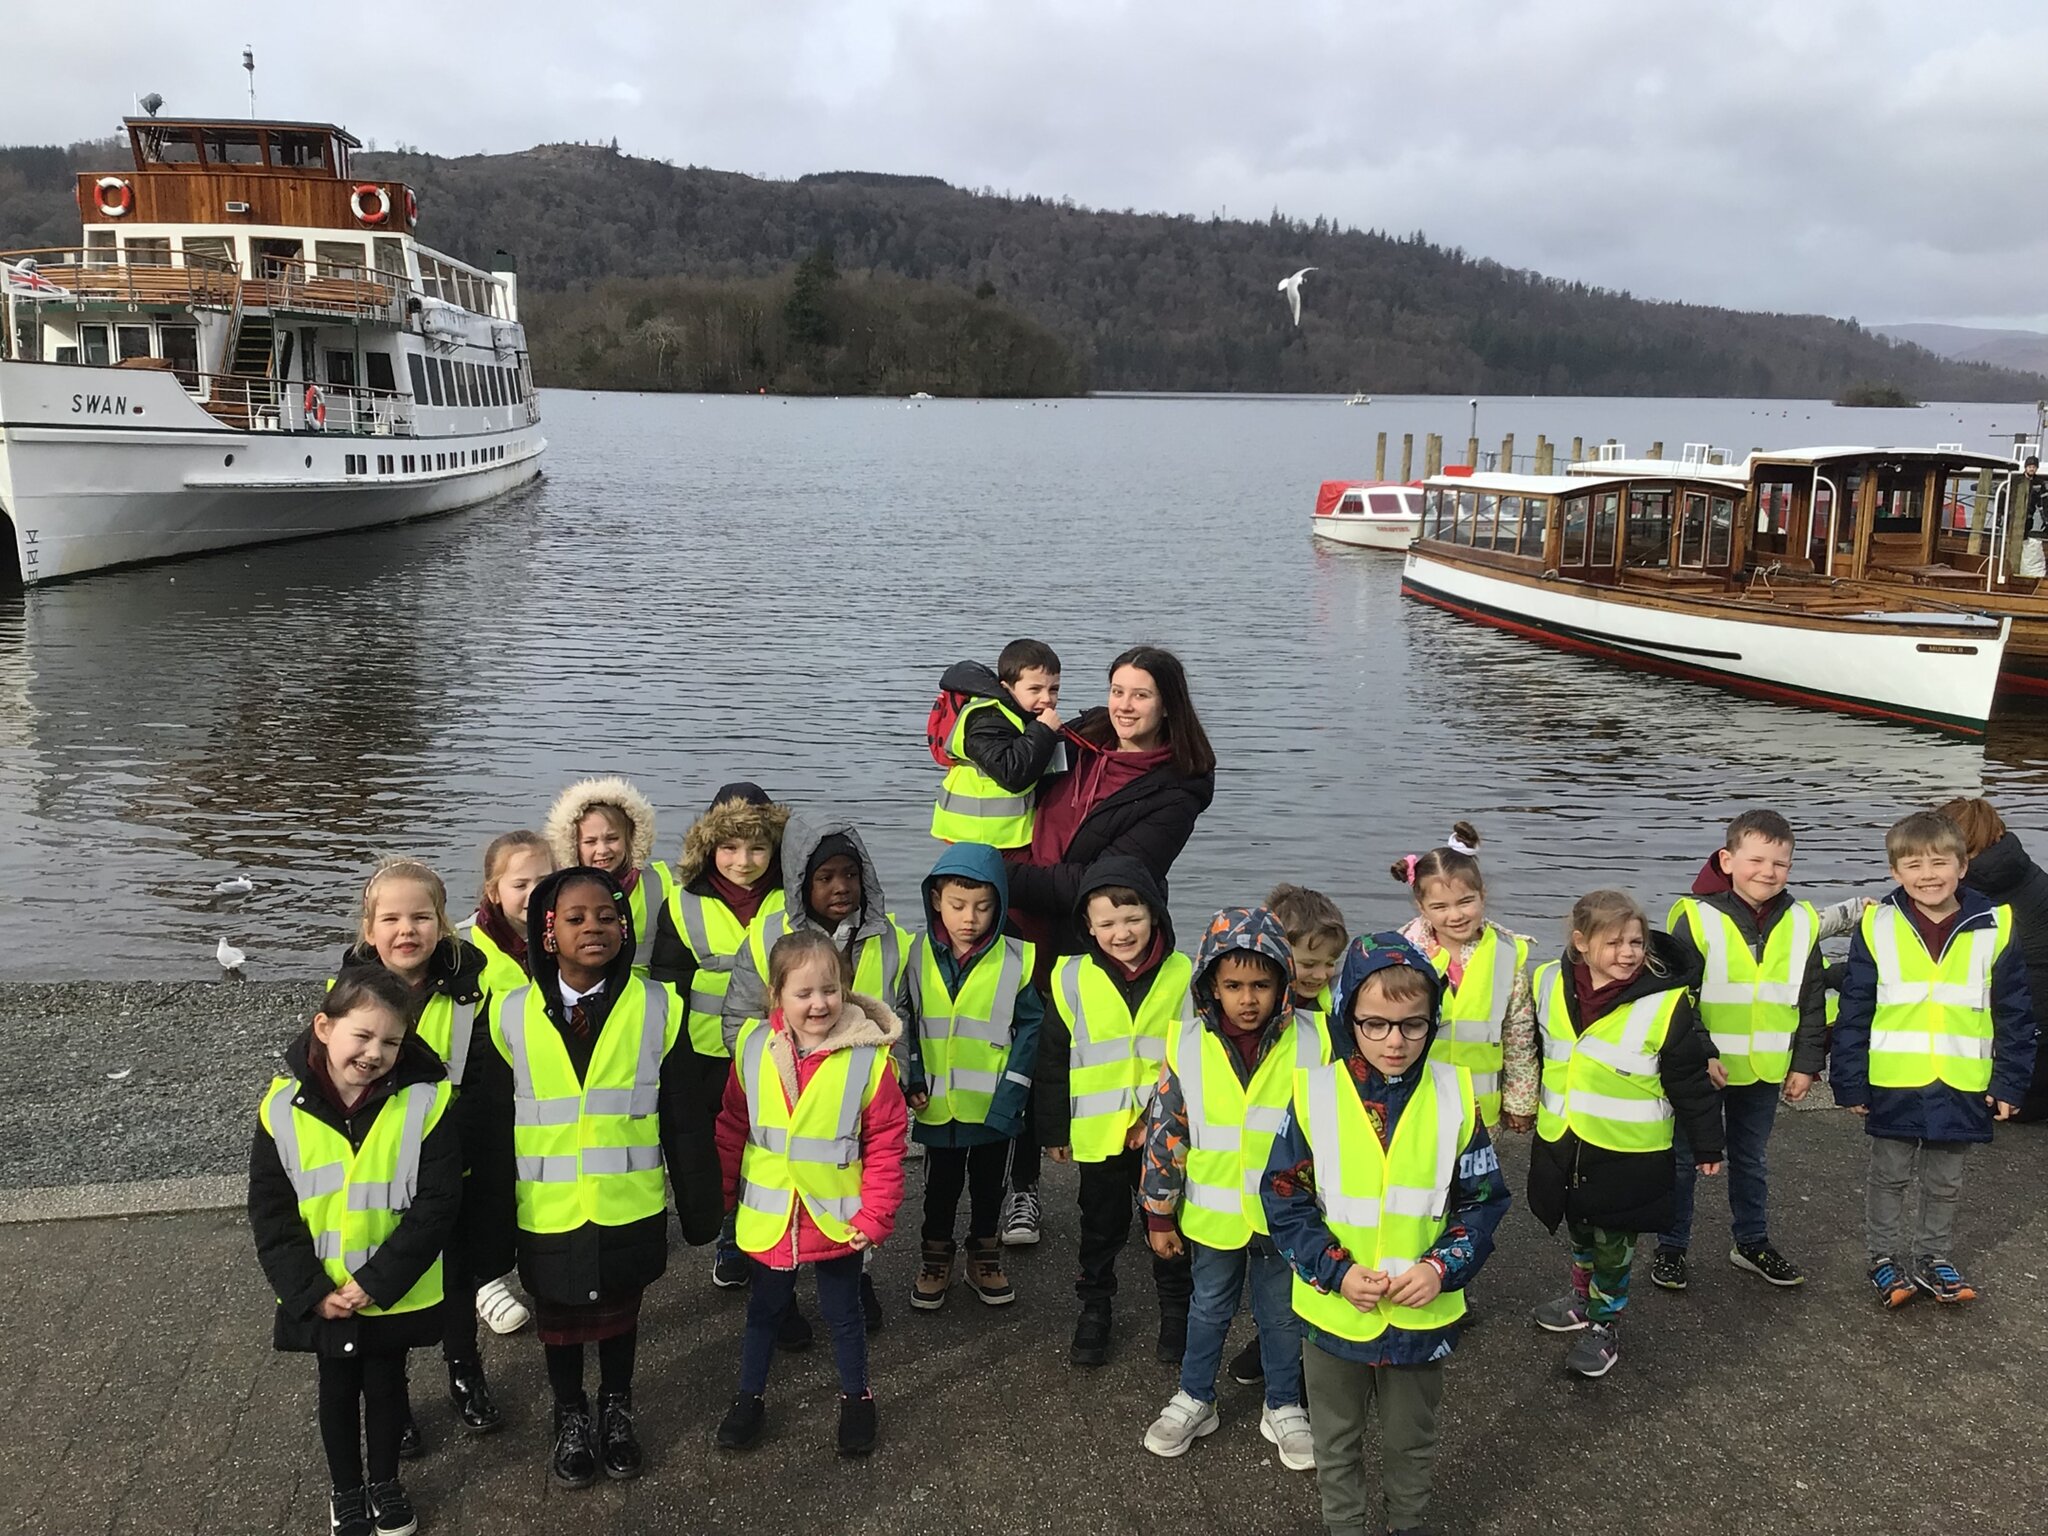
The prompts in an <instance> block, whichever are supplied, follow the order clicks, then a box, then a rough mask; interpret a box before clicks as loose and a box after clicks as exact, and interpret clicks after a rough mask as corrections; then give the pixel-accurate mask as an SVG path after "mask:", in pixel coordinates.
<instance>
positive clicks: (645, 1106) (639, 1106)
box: [583, 981, 668, 1119]
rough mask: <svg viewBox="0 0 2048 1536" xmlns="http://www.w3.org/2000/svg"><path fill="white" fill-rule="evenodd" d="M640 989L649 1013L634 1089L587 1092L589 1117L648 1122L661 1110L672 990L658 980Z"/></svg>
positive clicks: (645, 1015)
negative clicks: (664, 1051)
mask: <svg viewBox="0 0 2048 1536" xmlns="http://www.w3.org/2000/svg"><path fill="white" fill-rule="evenodd" d="M640 988H641V994H642V997H643V998H644V1000H645V1002H646V1011H645V1012H644V1013H643V1014H642V1015H641V1020H640V1054H639V1055H638V1056H637V1057H636V1058H635V1059H634V1062H633V1086H632V1087H630V1088H586V1089H584V1090H583V1112H584V1113H585V1114H589V1115H627V1116H630V1117H633V1118H636V1119H644V1118H645V1117H647V1116H649V1115H652V1114H655V1113H657V1112H658V1111H659V1110H660V1108H661V1056H662V1046H663V1044H664V1043H665V1042H666V1040H667V1038H668V988H667V987H666V986H664V985H662V984H661V983H660V982H657V981H643V982H641V983H640Z"/></svg>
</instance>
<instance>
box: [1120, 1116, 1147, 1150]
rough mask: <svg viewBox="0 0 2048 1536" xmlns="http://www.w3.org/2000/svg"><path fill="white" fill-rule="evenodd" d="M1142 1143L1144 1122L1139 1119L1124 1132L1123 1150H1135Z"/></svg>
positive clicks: (1143, 1143)
mask: <svg viewBox="0 0 2048 1536" xmlns="http://www.w3.org/2000/svg"><path fill="white" fill-rule="evenodd" d="M1143 1145H1145V1122H1144V1121H1142V1120H1140V1121H1139V1122H1138V1123H1137V1124H1136V1125H1134V1126H1132V1127H1131V1128H1130V1129H1129V1130H1128V1131H1125V1132H1124V1150H1125V1151H1126V1152H1135V1151H1137V1150H1138V1148H1140V1147H1142V1146H1143Z"/></svg>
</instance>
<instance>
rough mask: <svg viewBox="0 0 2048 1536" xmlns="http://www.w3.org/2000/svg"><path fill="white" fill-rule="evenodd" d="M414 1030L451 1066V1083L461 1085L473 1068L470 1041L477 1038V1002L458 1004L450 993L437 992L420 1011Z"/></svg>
mask: <svg viewBox="0 0 2048 1536" xmlns="http://www.w3.org/2000/svg"><path fill="white" fill-rule="evenodd" d="M412 1032H413V1033H414V1034H416V1035H418V1036H419V1037H420V1039H421V1040H422V1041H423V1042H424V1043H425V1044H426V1045H427V1046H428V1047H429V1048H430V1049H431V1050H432V1051H433V1053H434V1054H435V1055H436V1056H438V1057H440V1058H441V1061H442V1063H443V1064H444V1065H445V1066H446V1067H447V1068H448V1085H449V1086H450V1087H451V1088H460V1087H461V1086H462V1074H463V1073H464V1072H465V1071H467V1070H468V1068H469V1046H470V1042H471V1041H472V1040H474V1039H475V1038H476V1002H475V1001H474V1000H471V1001H470V1002H467V1003H458V1002H457V1001H456V1000H455V999H454V998H452V997H450V996H449V995H448V994H447V993H445V992H436V993H434V995H433V996H431V997H429V998H428V999H427V1003H426V1006H425V1007H424V1008H422V1009H421V1010H420V1016H419V1018H418V1019H417V1020H416V1021H415V1022H414V1024H413V1026H412Z"/></svg>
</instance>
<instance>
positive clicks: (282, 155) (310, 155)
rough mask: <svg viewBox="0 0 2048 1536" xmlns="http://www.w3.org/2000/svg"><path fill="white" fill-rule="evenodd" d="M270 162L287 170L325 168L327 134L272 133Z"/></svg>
mask: <svg viewBox="0 0 2048 1536" xmlns="http://www.w3.org/2000/svg"><path fill="white" fill-rule="evenodd" d="M270 163H271V164H272V165H276V166H282V167H284V168H285V169H287V170H294V171H311V170H325V169H327V135H326V134H324V133H273V134H272V135H271V136H270Z"/></svg>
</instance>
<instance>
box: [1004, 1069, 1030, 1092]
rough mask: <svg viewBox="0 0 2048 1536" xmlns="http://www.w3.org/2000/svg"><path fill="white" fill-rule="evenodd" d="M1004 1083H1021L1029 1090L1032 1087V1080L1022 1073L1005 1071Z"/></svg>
mask: <svg viewBox="0 0 2048 1536" xmlns="http://www.w3.org/2000/svg"><path fill="white" fill-rule="evenodd" d="M1003 1081H1004V1082H1006V1083H1021V1084H1022V1085H1023V1086H1024V1087H1026V1088H1029V1087H1030V1086H1031V1079H1030V1078H1028V1077H1026V1076H1025V1075H1024V1074H1023V1073H1022V1072H1010V1071H1005V1072H1004V1073H1003Z"/></svg>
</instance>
